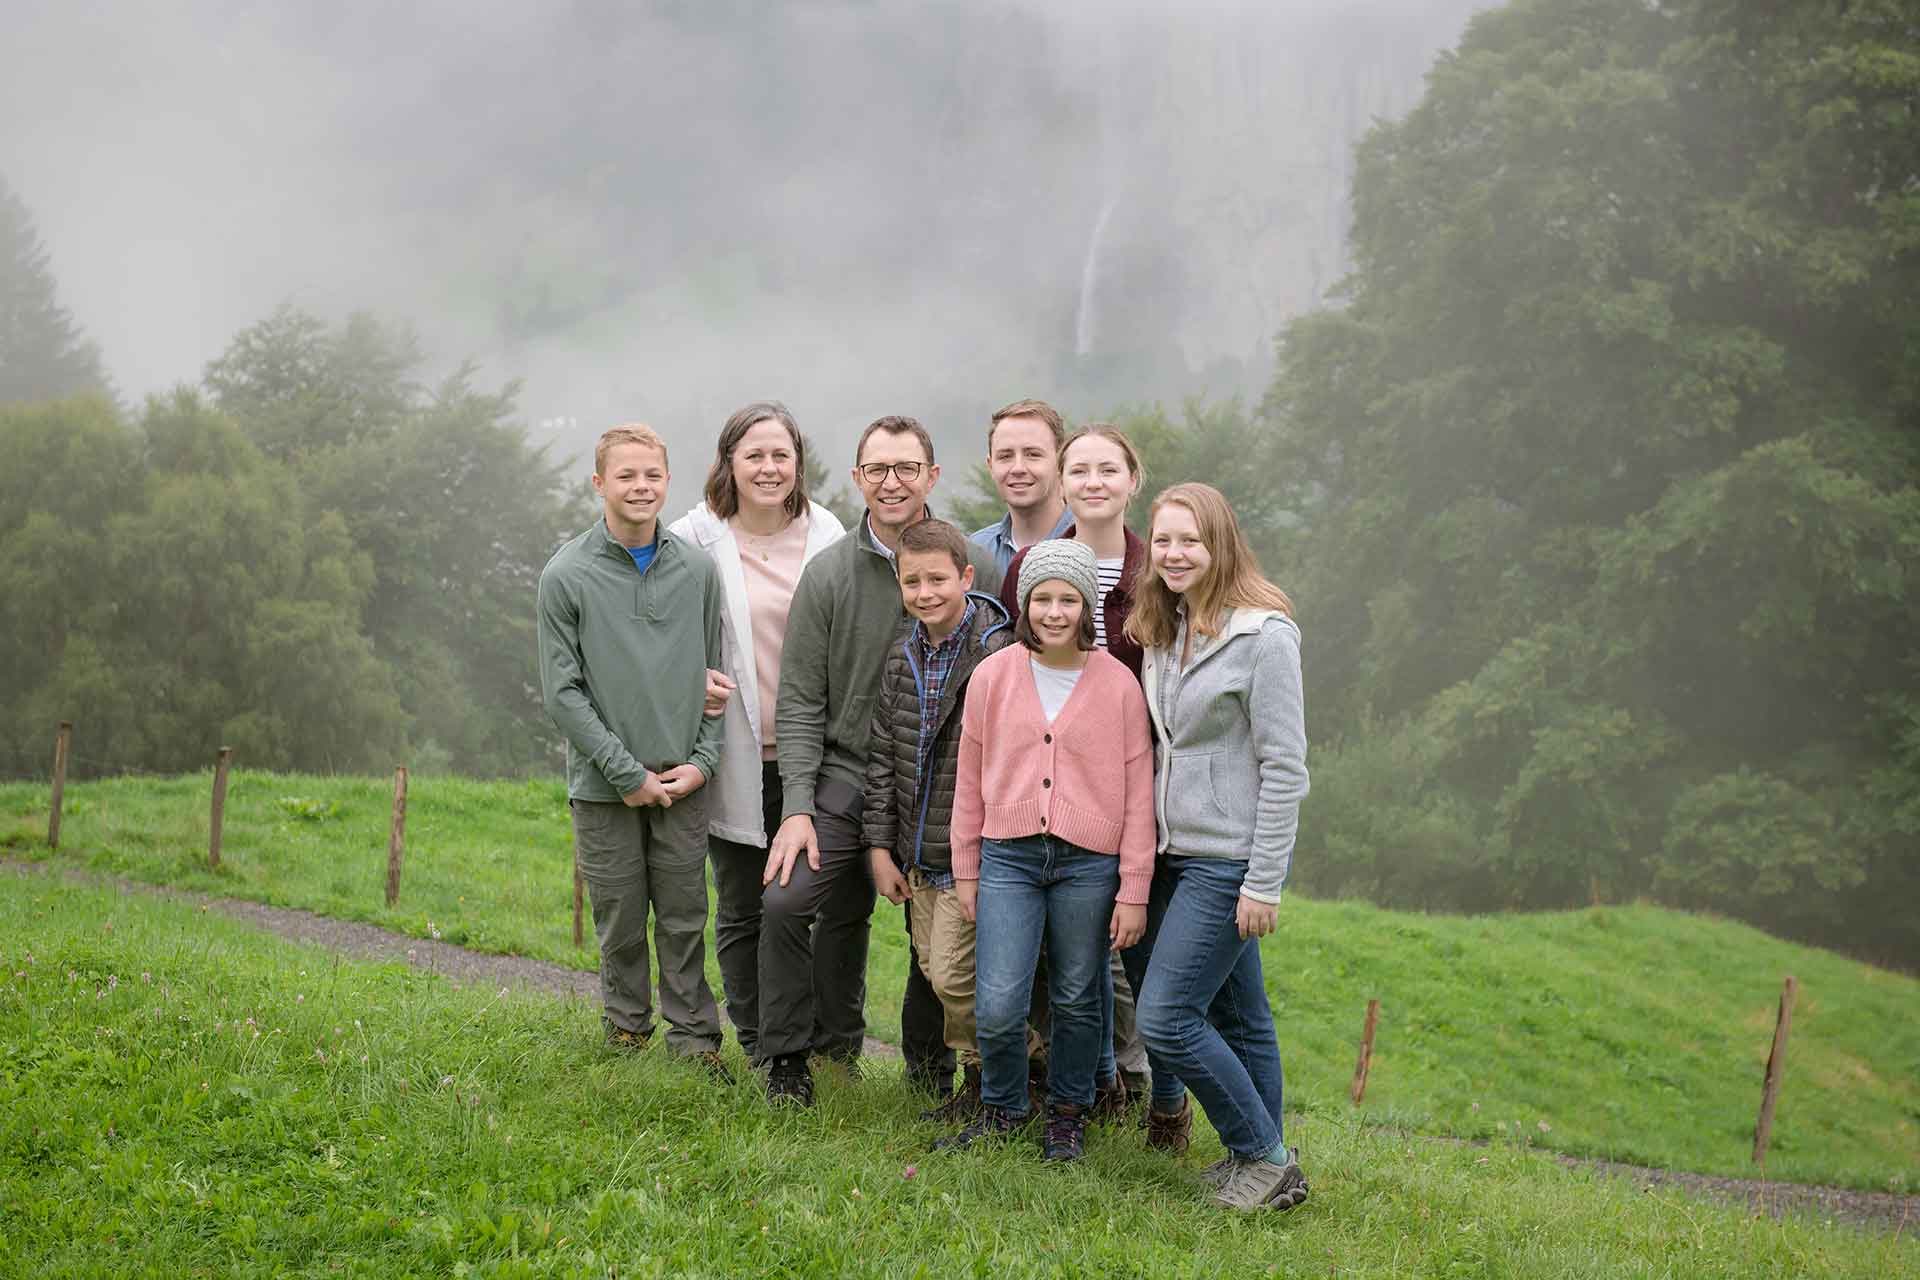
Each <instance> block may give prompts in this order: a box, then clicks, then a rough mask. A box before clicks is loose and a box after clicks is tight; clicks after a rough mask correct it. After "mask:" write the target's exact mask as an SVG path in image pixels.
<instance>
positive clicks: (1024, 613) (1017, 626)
mask: <svg viewBox="0 0 1920 1280" xmlns="http://www.w3.org/2000/svg"><path fill="white" fill-rule="evenodd" d="M1051 581H1053V579H1051V578H1042V579H1041V582H1051ZM1033 585H1034V586H1036V587H1037V586H1039V585H1040V583H1039V582H1036V583H1034V584H1033ZM1068 585H1072V584H1068ZM1027 594H1028V595H1029V596H1031V595H1032V594H1033V593H1032V592H1028V593H1027ZM1074 594H1075V595H1080V593H1079V592H1078V591H1075V592H1074ZM1093 610H1094V606H1093V605H1090V604H1088V603H1087V601H1086V597H1084V596H1081V598H1080V629H1079V630H1078V631H1076V632H1075V633H1074V643H1076V644H1077V645H1079V646H1080V652H1082V653H1092V652H1093V651H1094V650H1095V649H1097V648H1098V647H1099V643H1098V641H1097V639H1096V637H1095V636H1094V632H1093ZM1032 612H1033V610H1032V609H1031V608H1030V607H1029V606H1028V605H1025V604H1023V605H1021V606H1020V616H1019V617H1017V618H1015V619H1014V620H1013V638H1014V639H1015V640H1018V641H1019V642H1020V643H1021V644H1023V645H1025V646H1027V648H1029V649H1031V650H1033V651H1034V652H1035V653H1039V652H1040V650H1041V649H1043V648H1045V646H1044V645H1042V644H1041V643H1040V637H1039V636H1037V635H1035V634H1033V619H1032V617H1031V616H1030V615H1031V614H1032Z"/></svg>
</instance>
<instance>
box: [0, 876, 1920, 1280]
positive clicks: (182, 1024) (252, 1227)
mask: <svg viewBox="0 0 1920 1280" xmlns="http://www.w3.org/2000/svg"><path fill="white" fill-rule="evenodd" d="M0 940H4V941H0V966H3V967H0V1272H3V1273H5V1274H9V1275H45V1276H69V1275H71V1276H93V1275H103V1274H134V1273H139V1274H173V1275H182V1276H190V1275H281V1274H299V1275H313V1276H336V1275H345V1276H372V1275H404V1274H426V1273H432V1274H471V1275H499V1276H537V1275H556V1276H602V1275H613V1274H617V1275H622V1276H644V1275H669V1274H672V1275H682V1274H690V1275H691V1274H706V1275H721V1274H727V1275H734V1274H748V1275H815V1274H853V1275H884V1276H888V1277H894V1276H910V1275H923V1276H941V1277H944V1276H952V1275H1073V1276H1081V1275H1116V1276H1130V1275H1138V1276H1154V1277H1160V1276H1188V1275H1190V1276H1206V1277H1213V1276H1222V1275H1248V1274H1282V1275H1315V1276H1318V1275H1328V1274H1335V1275H1342V1276H1549V1275H1550V1276H1609V1277H1611V1276H1622V1275H1625V1276H1695V1275H1714V1276H1733V1277H1738V1276H1775V1275H1787V1274H1791V1275H1807V1276H1825V1275H1835V1276H1840V1275H1846V1276H1886V1275H1892V1274H1899V1273H1902V1272H1906V1273H1911V1272H1912V1270H1913V1269H1914V1268H1915V1266H1916V1265H1920V1246H1916V1245H1915V1244H1914V1243H1913V1241H1912V1240H1911V1239H1910V1238H1909V1239H1904V1240H1902V1239H1896V1238H1894V1237H1893V1236H1891V1235H1889V1234H1887V1233H1880V1232H1862V1231H1857V1230H1854V1229H1851V1228H1847V1227H1840V1226H1835V1225H1832V1224H1824V1223H1818V1222H1811V1221H1796V1222H1787V1223H1776V1222H1773V1221H1770V1220H1767V1219H1764V1218H1761V1219H1755V1218H1751V1217H1749V1216H1747V1215H1746V1214H1744V1213H1741V1212H1739V1211H1736V1210H1732V1209H1723V1208H1720V1207H1717V1206H1713V1205H1709V1204H1703V1203H1700V1202H1695V1201H1690V1200H1688V1199H1686V1198H1684V1197H1682V1196H1680V1195H1679V1194H1677V1193H1673V1192H1666V1191H1662V1192H1658V1193H1645V1192H1636V1191H1634V1190H1633V1189H1632V1188H1630V1187H1629V1186H1627V1185H1626V1184H1624V1183H1622V1182H1619V1181H1615V1180H1609V1179H1605V1178H1601V1177H1597V1176H1595V1175H1590V1174H1586V1173H1578V1172H1570V1171H1567V1170H1565V1169H1562V1168H1560V1167H1559V1166H1558V1165H1557V1164H1555V1163H1554V1162H1553V1161H1552V1160H1551V1159H1550V1158H1548V1157H1546V1156H1543V1155H1542V1154H1540V1153H1538V1152H1535V1151H1529V1150H1527V1149H1525V1148H1523V1147H1519V1146H1514V1145H1511V1144H1503V1145H1496V1146H1493V1147H1489V1148H1485V1149H1479V1148H1472V1147H1459V1146H1451V1145H1446V1144H1435V1143H1425V1142H1419V1141H1416V1140H1407V1139H1404V1138H1400V1137H1397V1136H1395V1135H1394V1134H1392V1133H1391V1132H1387V1131H1383V1130H1380V1129H1378V1128H1375V1127H1371V1126H1367V1125H1364V1124H1361V1123H1359V1122H1358V1121H1356V1120H1355V1119H1354V1118H1353V1117H1351V1116H1350V1115H1348V1114H1345V1113H1344V1112H1343V1111H1341V1110H1340V1109H1339V1108H1326V1109H1324V1110H1316V1111H1314V1112H1312V1113H1309V1114H1307V1115H1304V1116H1299V1117H1295V1118H1293V1120H1292V1121H1291V1124H1290V1129H1291V1137H1292V1139H1293V1140H1295V1141H1297V1142H1299V1143H1300V1144H1301V1146H1302V1147H1303V1149H1304V1151H1305V1152H1306V1156H1307V1160H1308V1168H1309V1172H1310V1174H1311V1176H1312V1179H1313V1186H1314V1194H1313V1199H1312V1200H1310V1201H1309V1202H1308V1204H1307V1205H1306V1206H1304V1207H1303V1208H1302V1209H1300V1210H1296V1211H1295V1212H1294V1213H1292V1214H1289V1215H1286V1216H1285V1217H1281V1218H1276V1217H1272V1216H1262V1217H1258V1218H1252V1219H1242V1218H1238V1217H1235V1216H1233V1215H1229V1214H1224V1213H1221V1212H1218V1211H1215V1210H1212V1209H1211V1208H1209V1207H1208V1206H1207V1205H1206V1204H1205V1203H1204V1201H1203V1198H1202V1195H1201V1193H1200V1191H1199V1189H1198V1185H1197V1183H1196V1181H1195V1179H1194V1176H1193V1171H1194V1170H1195V1169H1197V1168H1198V1167H1199V1165H1200V1164H1201V1163H1203V1162H1205V1161H1206V1160H1209V1159H1211V1158H1212V1157H1213V1156H1214V1155H1216V1154H1217V1150H1218V1149H1217V1147H1216V1146H1214V1144H1213V1143H1212V1141H1211V1139H1210V1138H1206V1139H1203V1141H1202V1142H1201V1143H1200V1144H1199V1146H1198V1148H1197V1149H1196V1151H1195V1152H1193V1153H1191V1154H1190V1155H1189V1156H1187V1157H1186V1158H1184V1159H1183V1160H1181V1161H1178V1162H1173V1161H1168V1160H1166V1159H1164V1158H1161V1157H1159V1156H1156V1155H1154V1154H1152V1153H1150V1152H1148V1151H1146V1150H1145V1149H1144V1147H1143V1146H1142V1144H1141V1143H1140V1141H1139V1138H1138V1137H1137V1135H1136V1134H1135V1133H1134V1132H1133V1131H1132V1130H1106V1129H1102V1130H1096V1131H1095V1133H1094V1135H1093V1141H1092V1143H1091V1145H1090V1151H1089V1157H1088V1159H1087V1160H1086V1161H1085V1162H1083V1164H1081V1165H1080V1166H1078V1167H1073V1168H1065V1169H1059V1168H1049V1167H1047V1166H1044V1165H1043V1164H1042V1163H1041V1162H1040V1160H1039V1159H1038V1155H1037V1152H1035V1151H1034V1150H1033V1149H1032V1148H1031V1147H1030V1146H1028V1145H1026V1144H1022V1145H1020V1146H1017V1147H1009V1148H1004V1149H1000V1150H996V1151H991V1152H970V1153H963V1154H958V1155H943V1156H931V1155H928V1154H926V1152H925V1149H924V1144H925V1141H926V1138H927V1136H928V1134H927V1131H926V1129H925V1127H924V1126H920V1125H917V1124H916V1123H915V1122H914V1121H913V1119H912V1114H913V1111H914V1109H915V1107H916V1105H917V1104H916V1102H915V1101H914V1099H913V1098H912V1097H911V1096H910V1095H909V1094H908V1093H907V1092H906V1090H905V1088H904V1086H903V1085H902V1083H901V1082H900V1080H899V1078H898V1076H897V1074H895V1073H893V1072H891V1071H888V1070H886V1069H884V1068H882V1069H881V1070H879V1071H876V1072H874V1073H873V1074H872V1075H870V1076H869V1077H868V1078H867V1079H866V1080H864V1081H862V1082H858V1083H854V1082H849V1081H846V1080H843V1079H838V1078H835V1077H832V1076H827V1077H823V1080H822V1089H821V1105H820V1106H819V1107H818V1108H817V1109H815V1110H814V1111H812V1112H810V1113H804V1114H793V1113H788V1112H782V1113H777V1114H776V1113H771V1112H769V1110H768V1109H767V1108H766V1106H765V1105H764V1104H763V1103H762V1102H761V1101H760V1099H759V1097H758V1094H757V1090H756V1089H755V1087H754V1086H753V1085H752V1084H751V1083H742V1084H739V1085H736V1086H734V1087H732V1088H721V1087H716V1086H714V1085H711V1084H709V1083H708V1082H707V1081H706V1079H705V1077H704V1076H703V1075H702V1074H701V1073H699V1072H698V1071H697V1070H696V1069H693V1068H690V1067H687V1066H684V1065H682V1064H678V1063H676V1062H674V1061H672V1060H671V1059H669V1058H667V1057H666V1056H665V1054H664V1053H663V1052H661V1051H658V1050H656V1051H654V1052H651V1053H648V1054H645V1055H641V1056H639V1057H633V1058H628V1057H617V1056H614V1055H613V1054H612V1053H611V1052H610V1051H608V1050H606V1049H604V1048H603V1047H602V1046H601V1044H600V1040H599V1031H598V1026H597V1021H596V1015H595V1011H594V1010H593V1009H591V1008H589V1007H586V1006H584V1005H582V1004H580V1003H578V1002H564V1001H556V1000H550V999H540V998H537V997H532V996H517V995H495V994H493V993H489V992H484V991H473V990H470V989H465V990H463V989H457V988H453V987H450V986H448V985H447V984H445V983H443V982H441V981H439V980H438V979H435V978H433V977H431V976H429V975H422V974H419V973H417V972H413V971H409V970H406V969H404V968H401V967H398V966H391V965H388V966H374V965H368V964H363V963H354V962H347V961H344V960H341V959H339V958H337V957H334V956H331V955H328V954H326V953H324V952H321V951H318V950H315V949H311V948H303V947H298V946H295V945H292V944H288V943H284V942H280V941H278V940H276V939H273V938H270V937H268V936H266V935H264V934H260V933H258V932H255V931H253V930H251V929H249V928H247V927H246V926H244V925H241V924H238V923H236V922H232V921H229V920H226V919H224V918H222V917H220V916H219V915H217V914H208V913H204V912H201V911H197V910H195V909H193V908H192V907H190V906H186V905H183V904H180V903H178V902H174V901H168V900H163V899H154V898H149V897H145V896H142V895H124V896H123V895H121V894H118V893H116V892H114V891H113V890H111V889H106V888H97V887H91V886H78V887H76V886H72V885H67V884H63V883H61V882H59V881H57V880H53V879H48V878H44V877H39V876H0Z"/></svg>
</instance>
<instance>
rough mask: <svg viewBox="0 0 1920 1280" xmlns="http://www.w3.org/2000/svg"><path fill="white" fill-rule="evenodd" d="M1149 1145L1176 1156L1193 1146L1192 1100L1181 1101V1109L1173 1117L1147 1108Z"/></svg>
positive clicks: (1184, 1099) (1183, 1099)
mask: <svg viewBox="0 0 1920 1280" xmlns="http://www.w3.org/2000/svg"><path fill="white" fill-rule="evenodd" d="M1147 1145H1148V1146H1150V1147H1152V1148H1153V1149H1154V1150H1156V1151H1165V1152H1167V1153H1169V1154H1171V1155H1176V1156H1177V1155H1179V1154H1180V1153H1181V1152H1182V1151H1185V1150H1186V1149H1187V1148H1188V1147H1190V1146H1192V1145H1193V1099H1192V1098H1182V1099H1180V1109H1179V1110H1178V1111H1176V1112H1174V1113H1172V1114H1171V1115H1168V1114H1166V1113H1165V1112H1160V1111H1155V1110H1153V1108H1152V1107H1151V1106H1149V1107H1148V1108H1147Z"/></svg>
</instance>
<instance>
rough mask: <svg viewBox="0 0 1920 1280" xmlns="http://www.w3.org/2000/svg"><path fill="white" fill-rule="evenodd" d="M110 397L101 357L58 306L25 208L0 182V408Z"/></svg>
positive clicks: (50, 272) (48, 267)
mask: <svg viewBox="0 0 1920 1280" xmlns="http://www.w3.org/2000/svg"><path fill="white" fill-rule="evenodd" d="M87 391H95V392H100V393H102V394H109V393H110V391H111V388H110V387H109V386H108V383H107V376H106V374H105V373H104V372H103V371H102V370H101V368H100V352H99V350H98V348H96V347H95V346H94V345H93V343H92V342H90V341H88V340H87V339H86V337H85V336H84V335H83V334H82V333H81V332H80V329H79V326H77V325H75V324H74V322H73V318H72V317H71V316H69V315H68V314H67V311H66V309H65V308H64V307H62V306H61V305H60V302H59V295H58V291H57V289H56V288H55V286H54V279H53V270H52V267H51V265H50V263H49V261H48V257H47V251H46V248H45V246H43V245H42V244H41V243H40V236H39V233H38V232H36V231H35V230H34V226H33V218H32V217H31V215H29V214H28V212H27V207H26V205H25V204H23V203H22V202H21V200H20V198H19V197H18V196H16V195H15V194H14V193H13V190H12V188H10V187H9V186H8V185H7V183H6V182H5V180H4V179H0V403H5V402H8V401H27V400H52V399H58V398H60V397H62V396H71V395H78V394H80V393H82V392H87Z"/></svg>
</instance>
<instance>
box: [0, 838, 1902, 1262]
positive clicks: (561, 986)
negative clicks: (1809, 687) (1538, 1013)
mask: <svg viewBox="0 0 1920 1280" xmlns="http://www.w3.org/2000/svg"><path fill="white" fill-rule="evenodd" d="M0 867H4V868H5V869H7V870H9V871H12V872H15V873H16V874H20V875H27V874H45V873H46V872H48V871H49V870H51V869H52V868H50V867H48V866H47V865H46V864H44V863H33V862H16V861H13V860H11V859H0ZM62 874H63V875H64V876H65V877H66V878H67V879H69V880H73V881H77V882H81V883H91V884H102V883H111V884H113V885H114V886H116V887H117V888H118V889H119V890H120V891H121V892H122V893H144V894H151V895H153V896H156V897H162V898H172V899H176V900H178V901H183V902H191V903H195V904H198V905H204V906H206V907H209V908H211V909H213V910H216V911H219V912H221V913H222V914H224V915H228V916H232V917H233V918H234V919H236V920H244V921H246V922H247V923H248V924H251V925H254V926H255V927H257V928H259V929H262V930H264V931H265V932H267V933H271V934H273V935H274V936H276V937H280V938H285V939H288V940H289V941H294V942H307V943H313V944H315V945H317V946H322V947H326V948H328V949H329V950H333V951H338V952H341V953H342V954H345V955H351V956H357V957H361V958H364V959H370V960H382V961H390V962H393V963H397V964H407V965H411V966H413V967H414V968H416V969H422V970H425V971H427V972H430V973H437V974H439V975H441V976H442V977H444V978H446V979H448V980H449V981H451V982H454V983H458V984H462V985H477V986H485V987H494V988H498V987H501V986H519V987H524V988H527V989H530V990H534V991H540V992H544V993H546V994H549V995H555V996H561V997H563V998H568V999H580V1000H590V1001H598V1000H599V998H600V981H599V978H598V977H597V976H596V975H594V974H592V973H588V972H585V971H583V970H580V969H570V968H568V967H567V966H565V965H560V964H554V963H552V962H550V961H546V960H533V959H529V958H528V957H526V956H503V955H492V954H489V953H486V952H480V951H469V950H467V949H466V948H465V947H457V946H454V945H453V944H452V943H450V942H435V941H431V940H428V939H424V938H412V937H408V936H407V935H406V934H403V933H394V932H392V931H390V930H387V929H382V928H379V927H378V926H376V925H370V924H360V923H357V922H354V921H350V920H336V919H333V918H332V917H330V916H320V915H315V914H314V913H312V912H311V911H300V910H297V909H294V908H291V907H270V906H266V905H264V904H262V903H258V902H247V901H244V900H242V899H239V898H216V897H211V896H209V895H206V894H201V893H194V892H190V891H188V890H184V889H170V888H166V887H164V886H160V885H150V884H144V883H141V882H139V881H135V880H127V879H123V878H120V877H102V876H96V875H92V874H89V873H87V872H84V871H79V870H76V869H72V868H65V869H62ZM865 1051H866V1053H867V1055H868V1056H870V1057H882V1058H897V1057H899V1056H900V1050H899V1049H897V1048H896V1047H894V1046H893V1045H890V1044H888V1043H887V1042H886V1041H884V1040H876V1039H874V1038H873V1037H872V1036H868V1037H867V1042H866V1050H865ZM1407 1136H1408V1137H1409V1138H1419V1139H1421V1140H1422V1141H1431V1142H1452V1143H1458V1142H1462V1141H1463V1140H1462V1139H1457V1138H1436V1137H1432V1136H1430V1135H1425V1134H1408V1135H1407ZM1467 1145H1475V1146H1485V1145H1487V1144H1486V1143H1484V1142H1478V1143H1469V1144H1467ZM1543 1154H1553V1153H1543ZM1554 1159H1556V1160H1558V1161H1559V1162H1560V1163H1561V1164H1563V1165H1565V1166H1567V1167H1568V1168H1569V1169H1591V1170H1595V1171H1597V1172H1600V1173H1604V1174H1607V1175H1610V1176H1614V1177H1621V1178H1628V1179H1631V1180H1632V1181H1633V1182H1634V1183H1636V1184H1637V1185H1639V1186H1640V1187H1641V1189H1642V1190H1643V1191H1645V1192H1646V1193H1647V1194H1649V1195H1658V1194H1660V1192H1661V1190H1662V1189H1663V1188H1668V1187H1673V1188H1678V1189H1680V1190H1682V1191H1685V1192H1687V1193H1689V1194H1692V1195H1699V1196H1706V1197H1709V1198H1711V1199H1715V1200H1721V1201H1726V1202H1731V1203H1733V1204H1739V1205H1744V1206H1745V1207H1746V1208H1747V1209H1748V1210H1749V1211H1750V1212H1753V1213H1756V1214H1759V1213H1765V1214H1768V1215H1770V1216H1772V1217H1776V1218H1779V1217H1785V1216H1786V1215H1788V1214H1805V1215H1810V1216H1814V1217H1819V1218H1833V1219H1835V1220H1838V1221H1842V1222H1849V1223H1853V1224H1856V1225H1859V1226H1864V1227H1870V1228H1873V1229H1876V1230H1882V1231H1893V1232H1894V1233H1895V1234H1896V1235H1898V1234H1901V1233H1904V1232H1905V1231H1906V1229H1907V1226H1908V1224H1909V1223H1912V1224H1914V1225H1915V1226H1916V1228H1920V1195H1893V1194H1891V1193H1888V1192H1881V1191H1855V1190H1852V1189H1850V1188H1847V1187H1823V1186H1814V1185H1809V1184H1806V1183H1798V1182H1770V1181H1765V1180H1761V1179H1755V1178H1726V1177H1717V1176H1715V1175H1712V1174H1704V1173H1688V1172H1686V1171H1684V1170H1678V1169H1648V1168H1643V1167H1641V1166H1639V1165H1629V1164H1617V1163H1615V1162H1613V1161H1610V1160H1596V1159H1590V1158H1587V1157H1582V1156H1569V1155H1559V1154H1554Z"/></svg>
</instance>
